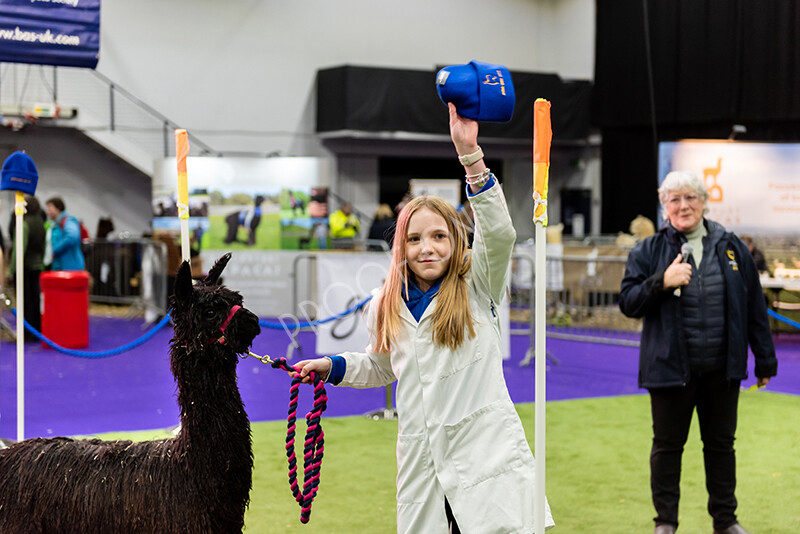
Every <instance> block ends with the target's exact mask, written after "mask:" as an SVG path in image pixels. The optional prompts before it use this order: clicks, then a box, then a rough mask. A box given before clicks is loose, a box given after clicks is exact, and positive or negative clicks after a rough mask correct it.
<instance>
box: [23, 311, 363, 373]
mask: <svg viewBox="0 0 800 534" xmlns="http://www.w3.org/2000/svg"><path fill="white" fill-rule="evenodd" d="M370 299H372V295H370V296H369V297H367V298H365V299H364V300H362V301H361V302H359V303H358V304H356V305H355V306H353V307H351V308H348V309H346V310H345V311H343V312H341V313H337V314H336V315H333V316H331V317H328V318H327V319H319V320H317V321H301V322H298V323H285V324H284V323H274V322H270V321H265V320H261V319H260V320H259V321H258V324H259V325H260V326H263V327H265V328H273V329H284V328H287V327H289V328H308V327H311V326H317V325H321V324H325V323H329V322H331V321H335V320H337V319H341V318H342V317H345V316H347V315H350V314H351V313H355V312H357V311H358V310H360V309H361V308H363V307H364V306H366V304H367V302H369V301H370ZM11 313H12V314H13V315H14V317H16V316H17V309H16V308H12V309H11ZM169 320H170V314H169V313H167V314H166V315H165V316H164V317H163V318H162V319H161V321H159V322H158V324H156V325H155V326H154V327H153V328H152V329H150V331H149V332H147V333H146V334H145V335H143V336H142V337H140V338H138V339H135V340H133V341H131V342H130V343H126V344H125V345H121V346H119V347H117V348H114V349H109V350H102V351H95V352H90V351H85V350H76V349H68V348H67V347H62V346H61V345H59V344H57V343H55V342H54V341H52V340H50V339H48V338H46V337H45V336H44V335H42V333H41V332H39V331H38V330H36V329H35V328H34V327H32V326H31V325H30V323H28V321H26V320H25V318H23V319H22V321H23V324H24V325H25V328H26V329H27V330H28V331H29V332H30V333H32V334H33V335H35V336H36V337H37V338H39V339H40V340H41V341H43V342H44V343H47V344H48V345H50V346H51V347H52V348H54V349H56V350H57V351H59V352H63V353H64V354H68V355H70V356H78V357H80V358H91V359H99V358H106V357H108V356H115V355H117V354H121V353H123V352H126V351H128V350H131V349H133V348H136V347H138V346H139V345H141V344H143V343H145V342H146V341H148V340H149V339H150V338H151V337H153V336H154V335H155V334H156V332H158V331H159V330H160V329H161V328H163V327H164V326H166V324H167V323H168V322H169Z"/></svg>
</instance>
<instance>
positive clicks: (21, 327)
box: [14, 191, 26, 441]
mask: <svg viewBox="0 0 800 534" xmlns="http://www.w3.org/2000/svg"><path fill="white" fill-rule="evenodd" d="M14 200H15V202H14V215H16V222H15V224H16V225H17V226H16V228H15V229H14V247H15V252H14V254H16V256H17V265H16V274H17V441H22V440H24V439H25V311H24V309H25V304H24V303H25V263H24V260H25V258H24V256H25V247H24V244H23V243H22V239H23V234H22V224H23V221H22V216H23V215H24V214H25V205H26V202H25V197H24V196H23V195H22V191H15V192H14Z"/></svg>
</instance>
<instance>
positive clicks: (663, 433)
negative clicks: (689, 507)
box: [650, 371, 740, 530]
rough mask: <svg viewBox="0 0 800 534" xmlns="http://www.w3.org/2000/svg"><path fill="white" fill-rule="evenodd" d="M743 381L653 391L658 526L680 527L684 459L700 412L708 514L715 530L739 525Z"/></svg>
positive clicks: (711, 378)
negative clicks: (738, 458) (738, 462)
mask: <svg viewBox="0 0 800 534" xmlns="http://www.w3.org/2000/svg"><path fill="white" fill-rule="evenodd" d="M739 386H740V381H739V380H728V379H726V378H725V372H724V371H713V372H709V373H706V374H702V375H695V374H693V375H692V376H691V378H690V379H689V382H688V384H686V386H685V387H670V388H654V389H651V390H650V407H651V411H652V417H653V447H652V449H651V451H650V487H651V490H652V493H653V504H654V505H655V508H656V513H657V514H658V515H657V516H656V517H655V521H656V523H657V524H659V523H666V524H671V525H673V526H677V525H678V500H679V499H680V481H681V456H682V454H683V446H684V444H685V443H686V438H687V437H688V435H689V425H690V423H691V421H692V414H693V412H694V409H695V408H697V418H698V422H699V423H700V437H701V439H702V441H703V459H704V464H705V472H706V489H707V490H708V513H709V514H711V517H712V518H713V520H714V528H715V529H717V530H724V529H726V528H728V527H729V526H731V525H732V524H734V523H735V522H736V506H737V502H736V496H735V491H736V453H735V452H734V449H733V441H734V436H735V434H736V418H737V409H738V403H739Z"/></svg>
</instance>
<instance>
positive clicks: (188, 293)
mask: <svg viewBox="0 0 800 534" xmlns="http://www.w3.org/2000/svg"><path fill="white" fill-rule="evenodd" d="M174 292H175V303H176V304H180V303H183V302H188V301H189V300H190V299H191V297H192V268H191V266H190V265H189V262H188V261H184V262H183V263H181V266H180V268H179V269H178V275H177V276H176V277H175V290H174Z"/></svg>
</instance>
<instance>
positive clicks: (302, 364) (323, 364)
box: [288, 358, 332, 384]
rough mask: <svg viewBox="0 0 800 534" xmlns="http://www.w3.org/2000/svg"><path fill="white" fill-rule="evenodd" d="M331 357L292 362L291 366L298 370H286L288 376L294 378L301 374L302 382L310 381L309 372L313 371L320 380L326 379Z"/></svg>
mask: <svg viewBox="0 0 800 534" xmlns="http://www.w3.org/2000/svg"><path fill="white" fill-rule="evenodd" d="M331 365H332V364H331V359H330V358H317V359H316V360H302V361H299V362H297V363H296V364H294V365H293V366H292V367H294V368H295V369H298V370H299V371H288V373H289V376H290V377H292V378H295V377H297V376H301V377H302V378H303V380H302V383H303V384H310V383H311V376H309V375H310V373H311V372H312V371H313V372H314V373H316V374H317V375H318V376H319V377H320V378H322V380H323V381H324V380H327V378H328V374H329V373H330V372H331Z"/></svg>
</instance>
